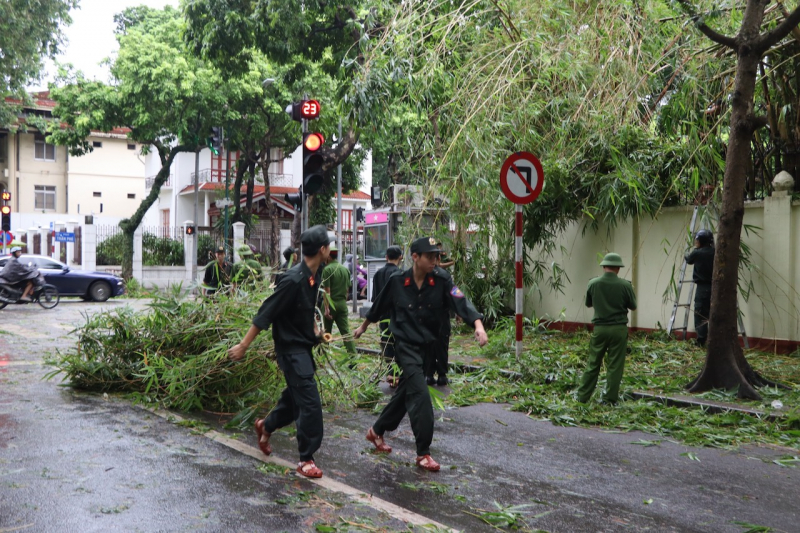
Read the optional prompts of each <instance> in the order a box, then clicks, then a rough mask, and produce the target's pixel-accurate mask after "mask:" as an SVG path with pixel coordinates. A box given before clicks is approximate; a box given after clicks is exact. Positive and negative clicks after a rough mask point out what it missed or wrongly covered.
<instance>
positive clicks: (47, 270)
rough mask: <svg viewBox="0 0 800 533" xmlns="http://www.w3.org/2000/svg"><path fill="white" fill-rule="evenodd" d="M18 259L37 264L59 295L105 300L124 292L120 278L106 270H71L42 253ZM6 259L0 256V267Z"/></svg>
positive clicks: (22, 256) (123, 284) (97, 300)
mask: <svg viewBox="0 0 800 533" xmlns="http://www.w3.org/2000/svg"><path fill="white" fill-rule="evenodd" d="M19 260H20V261H21V262H22V263H26V264H35V265H36V266H38V267H39V271H40V272H41V273H42V274H44V279H45V280H47V283H50V284H51V285H55V286H56V288H57V289H58V293H59V294H60V295H61V296H80V297H81V298H83V299H84V300H94V301H95V302H105V301H106V300H108V299H109V298H111V297H112V296H119V295H120V294H125V283H124V282H123V281H122V278H118V277H117V276H115V275H113V274H108V273H107V272H86V271H84V270H72V269H71V268H70V267H68V266H67V265H65V264H64V263H62V262H60V261H56V260H55V259H52V258H50V257H47V256H44V255H30V254H22V255H20V256H19ZM6 261H8V256H6V257H3V258H0V268H2V267H4V266H5V264H6Z"/></svg>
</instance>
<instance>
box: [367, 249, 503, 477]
mask: <svg viewBox="0 0 800 533" xmlns="http://www.w3.org/2000/svg"><path fill="white" fill-rule="evenodd" d="M411 258H412V260H413V261H414V265H413V266H412V267H411V268H409V269H408V270H406V271H404V272H402V273H400V274H395V275H393V276H392V277H390V278H389V280H388V282H387V284H386V286H385V287H384V288H383V290H382V291H381V293H380V294H379V295H378V297H377V298H376V300H375V303H373V304H372V307H371V308H370V310H369V311H368V312H367V317H366V319H365V320H364V323H363V324H361V326H359V327H358V329H357V330H356V331H355V333H354V337H355V338H359V337H360V336H361V335H363V334H364V331H366V329H367V327H368V326H369V325H370V324H371V323H373V322H377V321H379V320H380V319H381V317H382V316H383V315H384V314H385V313H386V312H387V311H388V312H389V314H390V320H389V331H390V332H391V333H392V336H393V337H394V347H395V357H396V359H397V364H398V365H399V366H400V368H401V369H402V370H403V374H402V375H401V376H400V384H399V385H398V387H397V391H396V392H395V394H394V396H392V399H391V400H390V401H389V404H388V405H387V406H386V407H385V408H384V409H383V412H382V413H381V415H380V417H378V420H377V421H376V422H375V424H373V426H372V427H371V428H369V431H367V440H368V441H370V442H372V443H373V444H374V445H375V448H376V450H377V451H378V452H384V453H389V452H391V451H392V448H391V447H390V446H389V445H388V444H386V442H385V441H384V439H383V434H384V432H386V431H394V430H395V429H397V427H398V426H399V425H400V422H401V421H402V420H403V417H404V416H405V415H406V412H408V417H409V419H410V420H411V429H412V430H413V432H414V438H415V440H416V446H417V459H416V463H417V466H419V467H420V468H424V469H425V470H430V471H432V472H436V471H438V470H439V468H440V466H439V463H437V462H436V461H434V460H433V458H432V457H431V455H430V446H431V442H432V441H433V405H432V404H431V397H430V393H429V392H428V387H427V385H426V384H425V374H424V372H423V367H422V366H423V356H422V354H423V352H424V349H425V347H426V346H429V345H431V344H432V343H433V342H434V341H435V340H436V335H437V334H438V333H439V331H441V320H442V316H443V315H444V308H445V307H449V308H450V309H453V310H454V311H455V313H456V314H457V315H458V316H460V317H461V318H463V319H464V322H466V323H468V324H471V325H472V326H473V327H474V328H475V339H476V340H477V341H478V343H479V344H480V345H481V346H484V345H485V344H486V342H487V341H488V338H487V337H486V331H485V330H484V329H483V322H482V319H483V316H482V315H481V314H480V313H478V311H476V310H475V308H474V307H473V306H472V304H471V303H470V302H469V300H467V298H465V297H464V293H462V292H461V290H460V289H459V288H458V287H456V286H455V285H454V284H453V278H451V277H450V275H449V274H448V273H447V272H446V271H445V270H442V269H436V270H435V271H434V267H435V266H436V263H437V261H438V258H439V249H438V248H437V247H436V241H435V240H434V239H432V238H428V237H423V238H420V239H417V240H415V241H414V242H413V243H412V244H411Z"/></svg>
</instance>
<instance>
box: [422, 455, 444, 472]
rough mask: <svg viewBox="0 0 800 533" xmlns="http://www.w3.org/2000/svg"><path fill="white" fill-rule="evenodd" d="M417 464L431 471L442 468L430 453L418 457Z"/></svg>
mask: <svg viewBox="0 0 800 533" xmlns="http://www.w3.org/2000/svg"><path fill="white" fill-rule="evenodd" d="M417 466H418V467H420V468H424V469H425V470H427V471H429V472H438V471H439V469H440V468H441V465H439V463H437V462H436V461H434V460H433V457H431V456H430V455H423V456H421V457H417Z"/></svg>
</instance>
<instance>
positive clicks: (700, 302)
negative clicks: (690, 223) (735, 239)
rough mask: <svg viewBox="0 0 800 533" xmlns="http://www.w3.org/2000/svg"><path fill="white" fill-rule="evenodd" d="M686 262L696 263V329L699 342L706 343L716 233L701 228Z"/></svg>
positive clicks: (693, 276) (693, 278) (701, 344)
mask: <svg viewBox="0 0 800 533" xmlns="http://www.w3.org/2000/svg"><path fill="white" fill-rule="evenodd" d="M685 259H686V263H687V264H689V265H694V270H693V271H692V281H694V285H695V287H694V330H695V332H697V344H698V345H699V346H705V345H706V339H707V338H708V317H709V316H711V278H712V276H713V274H714V235H713V234H712V233H711V231H709V230H707V229H701V230H700V231H698V232H697V235H695V236H694V249H693V250H692V251H691V252H689V253H687V254H686V256H685Z"/></svg>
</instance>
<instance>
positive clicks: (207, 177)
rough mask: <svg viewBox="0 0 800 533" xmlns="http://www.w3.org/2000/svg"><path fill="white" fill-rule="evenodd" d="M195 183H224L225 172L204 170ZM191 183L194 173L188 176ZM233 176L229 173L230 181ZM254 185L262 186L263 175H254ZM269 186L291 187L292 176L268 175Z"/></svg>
mask: <svg viewBox="0 0 800 533" xmlns="http://www.w3.org/2000/svg"><path fill="white" fill-rule="evenodd" d="M197 176H198V180H197V183H198V184H200V183H225V171H224V170H222V169H216V168H206V169H203V170H201V171H200V172H199V173H198V175H197ZM189 177H190V179H191V183H194V172H192V173H191V174H190V175H189ZM235 177H236V176H235V175H234V173H233V172H232V173H231V180H233V179H235ZM256 183H257V184H259V185H263V184H264V174H263V173H262V172H260V171H259V172H258V173H257V174H256ZM269 184H270V186H271V187H291V186H292V175H291V174H273V173H271V172H270V173H269Z"/></svg>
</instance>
